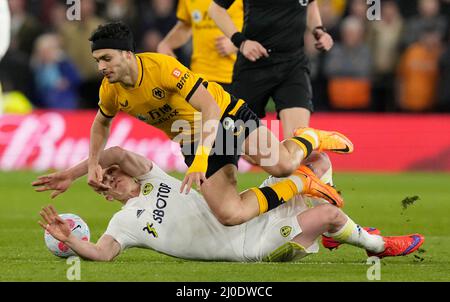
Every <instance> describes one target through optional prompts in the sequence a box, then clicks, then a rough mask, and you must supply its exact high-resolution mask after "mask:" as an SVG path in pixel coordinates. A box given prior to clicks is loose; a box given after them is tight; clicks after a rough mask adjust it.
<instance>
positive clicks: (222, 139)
mask: <svg viewBox="0 0 450 302" xmlns="http://www.w3.org/2000/svg"><path fill="white" fill-rule="evenodd" d="M260 125H261V121H260V119H259V118H258V116H257V115H256V114H255V113H254V112H253V111H252V110H250V109H249V108H248V106H247V104H246V103H245V102H244V101H243V100H238V99H237V98H235V97H234V96H231V103H230V104H229V105H228V107H227V108H226V109H225V113H224V114H223V116H222V118H221V119H220V124H219V129H218V131H217V136H216V140H215V141H214V145H213V148H212V149H211V153H210V155H209V157H208V170H207V171H206V178H209V177H210V176H211V175H213V174H214V173H216V172H217V171H218V170H220V169H221V168H223V167H224V166H226V165H228V164H232V165H235V166H236V167H238V161H239V158H240V155H241V153H242V144H243V143H244V141H245V139H246V138H247V137H248V136H249V135H250V133H251V132H252V131H253V130H255V129H256V128H258V127H259V126H260ZM197 146H198V145H197V143H192V144H188V145H183V146H181V153H182V154H183V156H184V162H185V163H186V165H187V166H188V167H190V166H191V164H192V162H193V161H194V158H195V151H196V150H197Z"/></svg>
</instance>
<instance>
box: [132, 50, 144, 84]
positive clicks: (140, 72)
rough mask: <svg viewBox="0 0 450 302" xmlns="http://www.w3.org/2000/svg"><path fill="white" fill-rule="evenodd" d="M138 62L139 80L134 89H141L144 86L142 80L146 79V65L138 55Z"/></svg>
mask: <svg viewBox="0 0 450 302" xmlns="http://www.w3.org/2000/svg"><path fill="white" fill-rule="evenodd" d="M136 61H137V65H138V78H137V81H136V83H135V84H134V87H133V89H135V88H138V87H140V86H141V85H142V80H143V79H144V64H143V63H142V59H141V57H139V56H138V55H136Z"/></svg>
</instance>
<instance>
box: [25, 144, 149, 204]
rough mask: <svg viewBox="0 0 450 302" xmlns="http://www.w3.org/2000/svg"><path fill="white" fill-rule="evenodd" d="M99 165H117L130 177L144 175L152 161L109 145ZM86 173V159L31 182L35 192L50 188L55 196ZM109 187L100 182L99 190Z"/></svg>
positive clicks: (101, 155) (101, 156)
mask: <svg viewBox="0 0 450 302" xmlns="http://www.w3.org/2000/svg"><path fill="white" fill-rule="evenodd" d="M99 165H100V167H101V168H106V167H109V166H112V165H118V166H119V167H120V169H121V170H122V171H124V172H125V173H127V174H128V175H130V176H132V177H136V176H140V175H144V174H146V173H147V172H149V171H150V170H151V169H152V162H151V161H150V160H148V159H147V158H145V157H143V156H141V155H139V154H136V153H134V152H131V151H127V150H125V149H123V148H121V147H111V148H108V149H106V150H103V151H101V152H100V158H99ZM87 173H88V160H84V161H82V162H81V163H79V164H78V165H76V166H74V167H72V168H69V169H67V170H64V171H61V172H56V173H52V174H49V175H43V176H39V177H38V179H37V180H36V181H34V182H33V183H32V185H33V186H34V187H36V189H35V190H36V192H44V191H49V190H52V191H54V192H52V194H51V198H55V197H56V196H58V195H59V194H61V193H64V192H65V191H66V190H67V189H68V188H69V187H70V185H71V184H72V182H73V181H74V180H76V179H77V178H79V177H81V176H84V175H86V174H87ZM107 189H109V187H108V186H106V185H104V184H102V183H100V189H99V190H100V191H102V190H107Z"/></svg>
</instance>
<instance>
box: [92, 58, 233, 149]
mask: <svg viewBox="0 0 450 302" xmlns="http://www.w3.org/2000/svg"><path fill="white" fill-rule="evenodd" d="M136 59H137V64H138V69H139V74H138V79H137V81H136V84H135V86H134V87H132V88H125V87H123V86H122V85H121V84H120V83H113V84H111V83H109V82H108V80H107V79H106V78H104V79H103V82H102V85H101V86H100V92H99V94H100V101H99V103H98V105H99V107H100V111H101V112H102V114H103V115H105V116H106V117H114V116H115V115H116V114H117V113H118V112H119V111H123V112H126V113H128V114H130V115H132V116H134V117H136V118H138V119H139V120H141V121H143V122H145V123H147V124H149V125H152V126H154V127H157V128H159V129H161V130H162V131H164V132H165V133H166V134H167V135H168V136H169V137H170V138H171V139H174V140H175V141H177V142H180V140H181V139H182V140H184V142H188V141H189V142H191V141H192V140H194V137H197V135H198V134H200V133H201V124H200V123H199V122H198V121H199V118H200V117H201V115H200V114H199V112H198V111H197V110H196V109H195V108H194V107H192V106H191V104H189V100H190V98H191V97H192V95H193V94H194V92H195V90H196V89H197V88H198V86H199V85H204V86H206V89H207V90H208V92H209V93H210V94H211V95H212V96H213V98H214V99H215V100H216V102H217V104H218V105H219V108H220V110H221V112H222V115H223V113H224V112H225V109H226V108H227V106H228V105H229V104H230V102H231V96H230V94H228V93H227V92H225V91H224V90H223V89H222V87H221V86H220V85H219V84H217V83H214V82H207V81H206V80H205V79H203V78H202V77H200V76H199V75H197V74H196V73H193V72H192V71H190V70H189V69H188V68H187V67H185V66H184V65H183V64H181V63H180V62H179V61H178V60H176V59H175V58H173V57H170V56H166V55H163V54H158V53H140V54H136ZM176 121H177V123H175V122H176ZM194 122H196V123H194ZM194 126H196V127H194ZM179 135H180V136H179ZM177 136H178V137H177ZM176 137H177V138H176Z"/></svg>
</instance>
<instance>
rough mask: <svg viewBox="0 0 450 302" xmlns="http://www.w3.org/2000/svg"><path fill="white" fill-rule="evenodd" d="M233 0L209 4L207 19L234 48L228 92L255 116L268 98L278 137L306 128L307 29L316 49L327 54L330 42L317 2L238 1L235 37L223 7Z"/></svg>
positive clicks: (310, 105)
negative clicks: (239, 25)
mask: <svg viewBox="0 0 450 302" xmlns="http://www.w3.org/2000/svg"><path fill="white" fill-rule="evenodd" d="M234 1H235V0H214V1H213V2H212V3H211V5H210V7H209V10H208V13H209V15H210V17H211V18H212V19H213V20H214V21H215V22H216V24H217V26H218V27H219V28H220V29H221V30H222V31H223V32H224V34H225V35H226V36H227V37H229V38H230V39H231V41H232V42H233V43H234V45H235V46H236V47H237V48H238V49H239V54H238V58H237V61H236V63H235V65H234V71H233V83H232V93H233V94H234V95H235V96H237V97H239V98H242V99H244V100H245V101H246V102H247V103H248V105H249V106H250V108H251V109H252V110H253V111H254V112H255V113H256V114H258V116H259V117H264V116H265V107H266V105H267V102H268V101H269V98H270V97H272V98H273V100H274V102H275V104H276V110H277V113H278V118H279V119H280V120H281V123H282V125H283V136H284V137H290V136H292V134H293V132H294V130H295V129H296V128H298V127H306V126H308V125H309V119H310V115H311V112H312V111H313V103H312V89H311V81H310V78H309V60H308V58H307V57H306V55H305V53H304V50H303V48H304V40H303V36H304V33H305V31H306V29H308V30H310V31H311V32H312V34H313V35H314V37H315V39H316V44H315V47H316V48H317V49H318V50H321V51H328V50H329V49H330V48H331V47H332V46H333V39H332V38H331V36H330V35H329V34H328V33H327V32H326V29H325V28H324V27H323V26H322V20H321V17H320V13H319V7H318V5H317V3H316V2H315V1H314V0H313V1H308V0H243V1H244V27H243V32H238V30H237V29H236V27H235V26H234V24H233V22H232V20H231V18H230V17H229V15H228V13H227V11H226V10H227V8H228V7H230V6H231V4H232V3H233V2H234Z"/></svg>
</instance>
